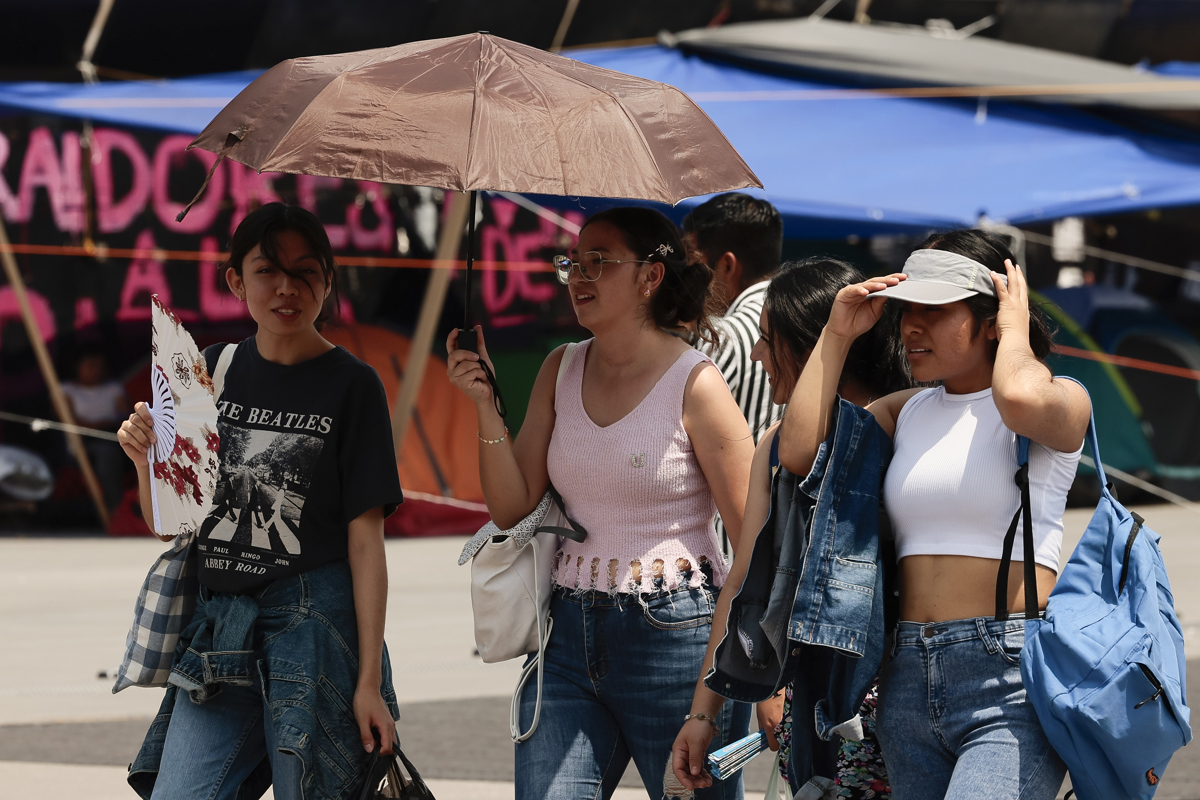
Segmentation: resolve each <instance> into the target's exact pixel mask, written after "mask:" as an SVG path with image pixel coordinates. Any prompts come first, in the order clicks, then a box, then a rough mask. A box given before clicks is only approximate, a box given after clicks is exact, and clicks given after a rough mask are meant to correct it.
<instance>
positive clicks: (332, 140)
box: [191, 33, 762, 205]
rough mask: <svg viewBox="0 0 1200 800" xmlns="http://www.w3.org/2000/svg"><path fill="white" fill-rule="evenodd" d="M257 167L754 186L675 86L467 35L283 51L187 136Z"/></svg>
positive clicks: (517, 181) (385, 176) (642, 187)
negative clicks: (298, 54) (303, 53)
mask: <svg viewBox="0 0 1200 800" xmlns="http://www.w3.org/2000/svg"><path fill="white" fill-rule="evenodd" d="M191 146H192V147H201V148H203V149H205V150H210V151H212V152H214V153H219V154H223V155H226V156H228V157H229V158H232V159H233V160H234V161H238V162H240V163H242V164H245V165H246V166H248V167H252V168H254V169H256V170H259V171H263V172H265V171H273V172H293V173H302V174H306V175H324V176H329V177H337V178H355V179H358V180H370V181H378V182H380V183H399V184H409V185H416V186H432V187H437V188H440V189H449V190H453V191H460V192H466V191H474V190H478V189H492V190H496V191H509V192H521V193H535V194H555V195H571V196H580V197H625V198H637V199H642V200H655V201H658V202H660V203H670V204H672V205H673V204H675V203H678V202H679V201H680V200H682V199H684V198H686V197H694V196H696V195H701V194H709V193H712V192H721V191H727V190H730V189H739V188H743V187H747V186H760V187H761V185H762V184H761V183H760V182H759V180H758V178H757V177H755V175H754V173H753V172H751V171H750V168H749V167H748V166H746V163H745V162H744V161H742V158H741V156H739V155H738V153H737V151H736V150H734V148H733V145H731V144H730V143H729V141H728V140H727V139H726V138H725V136H724V135H723V134H722V133H721V131H720V130H719V129H718V128H717V126H716V125H714V124H713V122H712V120H710V119H709V118H708V115H706V114H705V113H704V112H703V111H701V110H700V108H699V107H698V106H697V105H696V104H695V103H693V102H692V101H691V100H689V99H688V97H687V96H686V95H685V94H684V93H683V92H681V91H679V90H678V89H676V88H675V87H673V86H668V85H666V84H663V83H657V82H655V81H648V80H644V79H642V78H635V77H632V76H630V75H624V74H622V73H619V72H613V71H612V70H607V69H602V68H600V67H594V66H591V65H589V64H582V63H580V62H578V61H574V60H572V59H569V58H565V57H563V56H559V55H554V54H552V53H547V52H545V51H542V50H537V49H535V48H532V47H527V46H525V45H522V44H517V43H516V42H511V41H508V40H507V39H501V38H499V37H496V36H491V35H488V34H486V33H473V34H469V35H467V36H456V37H454V38H451V39H434V40H430V41H423V42H412V43H409V44H403V45H399V46H397V47H389V48H383V49H380V50H364V51H362V52H359V53H345V54H341V55H330V56H314V57H311V58H297V59H293V60H291V61H284V62H283V63H282V64H279V65H278V66H276V67H274V68H273V69H271V70H270V71H268V72H267V73H265V74H264V75H262V76H261V77H260V78H258V80H256V81H254V83H252V84H250V85H249V86H248V87H246V89H245V90H244V91H243V92H242V93H241V94H239V95H238V96H237V97H235V98H234V99H233V101H232V102H230V104H229V105H227V106H226V107H225V108H224V109H222V110H221V112H220V113H219V114H217V116H216V118H215V119H214V120H213V121H212V122H211V123H209V125H208V127H207V128H205V129H204V131H203V132H202V133H201V134H200V135H199V136H197V137H196V139H195V141H194V142H192V145H191Z"/></svg>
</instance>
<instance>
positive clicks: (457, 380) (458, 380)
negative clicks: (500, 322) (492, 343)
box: [446, 325, 496, 406]
mask: <svg viewBox="0 0 1200 800" xmlns="http://www.w3.org/2000/svg"><path fill="white" fill-rule="evenodd" d="M475 332H476V333H477V334H478V336H479V352H478V353H472V352H471V351H470V350H459V349H458V328H455V329H454V330H452V331H450V335H449V336H447V337H446V353H447V356H446V374H447V375H448V376H449V377H450V382H451V383H452V384H454V385H455V386H457V387H458V388H459V389H460V390H461V391H462V393H463V394H465V395H466V396H467V397H469V398H471V399H472V400H474V401H475V405H477V406H491V405H492V384H491V382H490V381H488V378H487V373H486V372H484V371H483V364H484V363H486V364H487V365H488V368H489V369H491V370H492V374H493V375H494V374H495V372H496V368H495V367H494V366H493V365H492V360H491V359H490V358H489V357H488V352H487V345H485V344H484V341H483V328H482V327H481V326H479V325H476V326H475Z"/></svg>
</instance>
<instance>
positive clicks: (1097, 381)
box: [1030, 291, 1158, 479]
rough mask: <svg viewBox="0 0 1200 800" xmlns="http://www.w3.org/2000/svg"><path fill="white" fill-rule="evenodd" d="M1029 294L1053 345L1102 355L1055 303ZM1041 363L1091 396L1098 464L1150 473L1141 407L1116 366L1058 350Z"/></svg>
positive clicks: (1153, 465)
mask: <svg viewBox="0 0 1200 800" xmlns="http://www.w3.org/2000/svg"><path fill="white" fill-rule="evenodd" d="M1030 296H1031V297H1032V299H1033V300H1034V302H1036V303H1037V304H1038V305H1039V306H1040V307H1041V309H1042V311H1043V312H1044V313H1045V314H1046V315H1047V316H1048V317H1050V319H1051V321H1052V322H1053V323H1054V324H1055V325H1056V326H1057V328H1058V330H1057V331H1056V332H1055V334H1054V341H1055V343H1056V344H1060V345H1064V346H1066V347H1074V348H1077V349H1079V350H1089V351H1091V352H1093V353H1098V354H1103V352H1104V351H1103V350H1101V349H1100V347H1099V345H1097V344H1096V342H1095V341H1094V340H1093V339H1092V337H1090V336H1088V334H1087V332H1086V331H1084V330H1083V329H1082V328H1080V327H1079V325H1078V324H1077V323H1076V322H1075V320H1074V319H1072V318H1071V317H1070V316H1068V315H1067V313H1066V312H1064V311H1063V310H1062V309H1061V308H1059V307H1058V306H1056V305H1055V304H1054V303H1051V302H1050V301H1049V300H1047V299H1046V298H1044V297H1042V296H1041V295H1039V294H1038V293H1037V292H1032V291H1031V292H1030ZM1046 364H1047V366H1049V367H1050V370H1051V371H1052V372H1053V373H1054V374H1055V375H1065V376H1067V377H1070V378H1074V379H1075V380H1077V381H1079V382H1080V383H1082V384H1083V385H1084V386H1086V387H1087V390H1088V393H1089V394H1090V395H1091V396H1092V409H1093V411H1094V413H1095V415H1096V429H1097V432H1098V435H1099V437H1100V451H1101V452H1102V453H1103V454H1104V463H1105V464H1106V465H1109V466H1112V467H1116V468H1117V469H1119V470H1124V471H1125V472H1129V473H1132V474H1134V475H1137V476H1138V477H1140V478H1143V479H1150V478H1153V477H1155V476H1156V475H1157V474H1158V460H1157V459H1156V458H1155V457H1154V451H1153V450H1152V449H1151V448H1150V443H1149V442H1147V441H1146V435H1145V434H1144V433H1143V432H1142V423H1141V419H1142V407H1141V404H1140V403H1138V400H1137V397H1136V396H1135V395H1134V393H1133V390H1132V389H1130V388H1129V384H1127V383H1126V382H1125V379H1124V378H1123V377H1121V373H1120V371H1118V370H1117V368H1116V367H1114V366H1113V365H1112V364H1106V363H1103V362H1100V361H1091V360H1089V359H1086V358H1079V357H1078V356H1069V355H1065V354H1062V353H1053V354H1051V356H1050V358H1048V359H1047V360H1046ZM1086 451H1087V449H1086V448H1085V452H1086ZM1079 469H1080V471H1081V472H1087V473H1089V474H1090V473H1093V472H1094V470H1093V469H1092V468H1091V467H1085V466H1084V465H1083V464H1080V467H1079Z"/></svg>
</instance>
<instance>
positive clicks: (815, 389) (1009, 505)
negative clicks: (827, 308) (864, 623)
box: [779, 230, 1091, 800]
mask: <svg viewBox="0 0 1200 800" xmlns="http://www.w3.org/2000/svg"><path fill="white" fill-rule="evenodd" d="M888 298H894V299H895V300H898V301H899V302H900V309H901V319H900V333H901V336H902V337H903V340H904V345H905V348H906V352H907V355H908V359H909V363H910V365H911V367H912V373H913V377H914V378H915V379H916V380H917V381H919V382H922V383H933V382H938V383H940V384H941V385H940V386H939V387H938V388H936V389H923V390H922V389H912V390H907V391H902V392H897V393H894V394H891V395H888V396H886V397H883V398H880V399H877V400H875V401H874V402H872V403H870V404H869V405H868V406H867V409H868V411H870V412H871V413H872V414H873V415H874V417H875V421H876V422H877V423H878V424H879V425H880V426H881V427H882V429H883V430H884V431H885V432H886V433H887V434H888V435H890V436H892V437H893V442H894V453H893V457H892V460H891V463H890V465H889V466H888V472H887V475H886V477H885V480H884V501H885V505H886V507H887V511H888V515H889V517H890V519H891V523H892V527H893V530H894V532H895V536H896V545H897V556H898V559H899V576H900V619H901V622H900V623H899V625H898V626H897V628H896V630H895V631H894V633H893V644H892V650H891V658H890V660H889V662H888V663H887V664H886V665H885V667H884V670H883V673H882V678H881V683H880V700H879V718H878V735H879V740H880V742H881V744H882V747H883V753H884V758H885V760H886V762H887V768H888V776H889V779H890V781H891V785H892V790H893V795H894V797H896V798H897V800H916V799H917V798H921V799H923V798H955V800H959V799H960V798H961V799H963V800H965V799H966V798H996V799H997V800H999V799H1000V798H1005V799H1007V798H1013V799H1014V800H1015V799H1016V798H1027V799H1028V800H1050V799H1051V798H1053V797H1054V796H1055V794H1056V793H1057V792H1058V790H1059V787H1060V785H1061V783H1062V780H1063V776H1064V773H1065V767H1064V765H1063V763H1062V761H1061V760H1060V759H1059V758H1058V756H1057V755H1056V754H1055V753H1054V750H1053V748H1052V747H1051V743H1050V742H1049V741H1048V740H1047V738H1046V736H1045V734H1044V733H1043V732H1042V729H1041V726H1040V725H1039V723H1038V720H1037V717H1036V714H1035V712H1034V709H1033V707H1032V705H1031V704H1030V703H1029V702H1028V700H1027V699H1026V696H1025V690H1024V687H1023V684H1022V681H1021V673H1020V669H1019V666H1018V664H1019V658H1020V652H1021V648H1022V646H1023V643H1024V621H1023V620H1022V619H1021V618H1020V617H1021V616H1023V614H1024V613H1026V612H1027V613H1030V614H1035V613H1038V609H1028V610H1027V609H1025V608H1024V606H1023V597H1024V594H1023V590H1024V582H1023V574H1022V570H1019V569H1015V570H1012V571H1011V573H1010V576H1009V584H1008V586H1007V587H1002V588H1006V589H1007V592H1006V596H1007V600H1008V604H1009V608H1010V610H1011V611H1013V612H1014V618H1013V619H1011V620H1009V621H997V620H995V619H994V613H995V610H996V596H997V571H998V566H999V563H1000V561H999V560H1000V556H1001V549H1002V542H1003V538H1004V534H1005V532H1006V530H1007V527H1008V523H1009V520H1010V519H1011V517H1012V514H1013V512H1014V510H1015V509H1016V508H1017V507H1018V504H1019V502H1020V496H1019V492H1018V490H1017V487H1016V486H1015V484H1014V482H1013V479H1012V475H1013V473H1014V472H1015V470H1016V437H1017V435H1022V436H1026V437H1028V438H1029V439H1030V440H1031V443H1032V444H1031V447H1030V483H1031V485H1032V487H1033V515H1034V526H1033V527H1034V540H1035V544H1036V553H1034V554H1024V553H1023V552H1022V548H1021V547H1020V545H1019V543H1018V546H1017V547H1016V549H1015V550H1014V552H1013V560H1014V561H1019V560H1023V559H1024V558H1026V557H1032V558H1035V560H1036V562H1037V568H1036V571H1037V584H1038V585H1037V590H1038V596H1039V598H1040V606H1041V607H1042V608H1044V607H1045V603H1046V599H1047V596H1048V595H1049V593H1050V591H1051V589H1052V588H1053V587H1054V582H1055V577H1056V573H1057V569H1058V557H1059V549H1060V547H1061V540H1062V513H1063V509H1064V507H1065V504H1066V491H1067V489H1068V488H1069V486H1070V484H1071V480H1072V479H1073V478H1074V473H1075V465H1076V463H1077V462H1078V459H1079V453H1080V450H1081V449H1082V445H1083V437H1084V433H1085V432H1086V430H1087V426H1088V420H1089V417H1090V413H1091V406H1090V401H1089V399H1088V397H1087V393H1086V392H1085V391H1084V390H1083V389H1082V387H1080V386H1079V385H1078V384H1076V383H1074V382H1072V381H1066V380H1056V379H1055V378H1054V377H1053V376H1052V375H1051V373H1050V371H1049V370H1048V369H1047V368H1046V365H1045V363H1044V359H1045V357H1046V355H1047V354H1048V353H1049V350H1050V337H1049V333H1048V331H1047V329H1046V327H1045V322H1044V321H1043V319H1042V317H1041V314H1040V312H1038V311H1037V310H1036V309H1031V308H1030V305H1029V299H1028V290H1027V288H1026V283H1025V277H1024V275H1023V274H1022V272H1021V269H1020V267H1018V266H1016V265H1015V263H1014V261H1013V258H1012V254H1011V253H1010V252H1009V251H1008V248H1007V247H1006V246H1005V244H1004V242H1003V240H1002V239H1000V238H999V237H998V236H996V235H995V234H992V233H988V232H985V231H979V230H961V231H954V232H951V233H947V234H936V235H934V236H932V237H930V239H929V240H927V241H926V242H925V244H924V246H923V247H922V248H921V249H918V250H917V251H915V252H914V253H913V254H912V256H910V257H909V260H908V262H907V263H906V264H905V272H904V273H903V274H895V275H890V276H887V277H886V278H879V279H872V280H868V281H864V282H862V283H859V284H856V285H853V286H849V287H847V288H845V289H843V290H842V291H841V292H839V293H838V297H837V302H836V303H835V304H834V308H833V311H832V313H831V314H830V318H829V322H828V324H827V325H826V326H825V329H824V331H823V332H822V334H821V338H820V340H819V341H818V343H817V346H816V347H815V348H814V350H813V353H812V355H811V357H810V358H809V360H808V363H807V364H806V366H805V369H804V372H803V373H802V374H801V376H800V380H799V381H798V382H797V384H796V387H795V390H794V391H793V393H792V402H791V404H790V405H789V407H788V410H787V413H786V415H785V417H784V421H783V423H782V427H781V436H780V443H779V460H780V462H781V463H782V464H783V466H784V467H786V468H787V469H789V470H791V471H793V472H798V473H801V474H803V473H805V472H806V471H807V470H808V469H809V467H810V466H811V465H812V463H813V460H814V458H815V457H816V454H817V452H818V448H819V447H820V445H821V443H822V442H823V441H824V439H825V438H826V436H827V435H828V433H829V430H830V420H831V416H830V415H831V413H832V409H833V407H834V397H835V394H836V392H837V385H838V381H839V379H840V376H841V374H842V369H843V364H844V363H845V362H846V358H847V354H848V353H849V352H850V351H851V349H852V346H853V344H854V342H855V340H856V339H857V338H858V337H859V336H862V335H863V334H865V333H866V332H868V331H870V330H871V329H872V328H873V327H874V326H875V325H876V323H877V322H878V321H879V319H880V316H881V315H882V314H883V312H884V306H885V303H886V302H887V299H888Z"/></svg>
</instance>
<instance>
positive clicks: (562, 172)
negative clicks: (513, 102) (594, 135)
mask: <svg viewBox="0 0 1200 800" xmlns="http://www.w3.org/2000/svg"><path fill="white" fill-rule="evenodd" d="M501 52H502V53H504V55H505V56H506V57H507V58H509V60H511V61H513V62H514V63H515V62H516V59H515V58H514V57H513V54H512V53H505V52H504V51H501ZM535 63H536V62H535ZM538 66H543V65H542V64H538ZM518 74H519V75H521V77H522V78H524V74H523V73H522V72H520V71H518ZM525 83H526V85H527V86H528V87H529V89H530V91H531V92H533V93H534V94H535V95H537V97H538V99H539V100H540V101H541V105H542V110H543V111H544V112H545V116H546V119H548V120H549V121H550V122H551V124H552V127H553V129H554V144H555V147H556V148H557V149H558V174H559V179H560V180H561V181H562V187H563V194H564V196H565V195H566V194H567V170H566V164H565V161H564V160H563V156H562V144H561V142H560V141H559V138H558V125H557V124H556V123H557V120H556V119H555V116H554V113H553V110H552V109H551V106H550V101H549V100H548V99H547V98H546V94H545V92H543V91H542V89H541V87H540V86H539V85H538V83H537V81H526V82H525Z"/></svg>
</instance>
